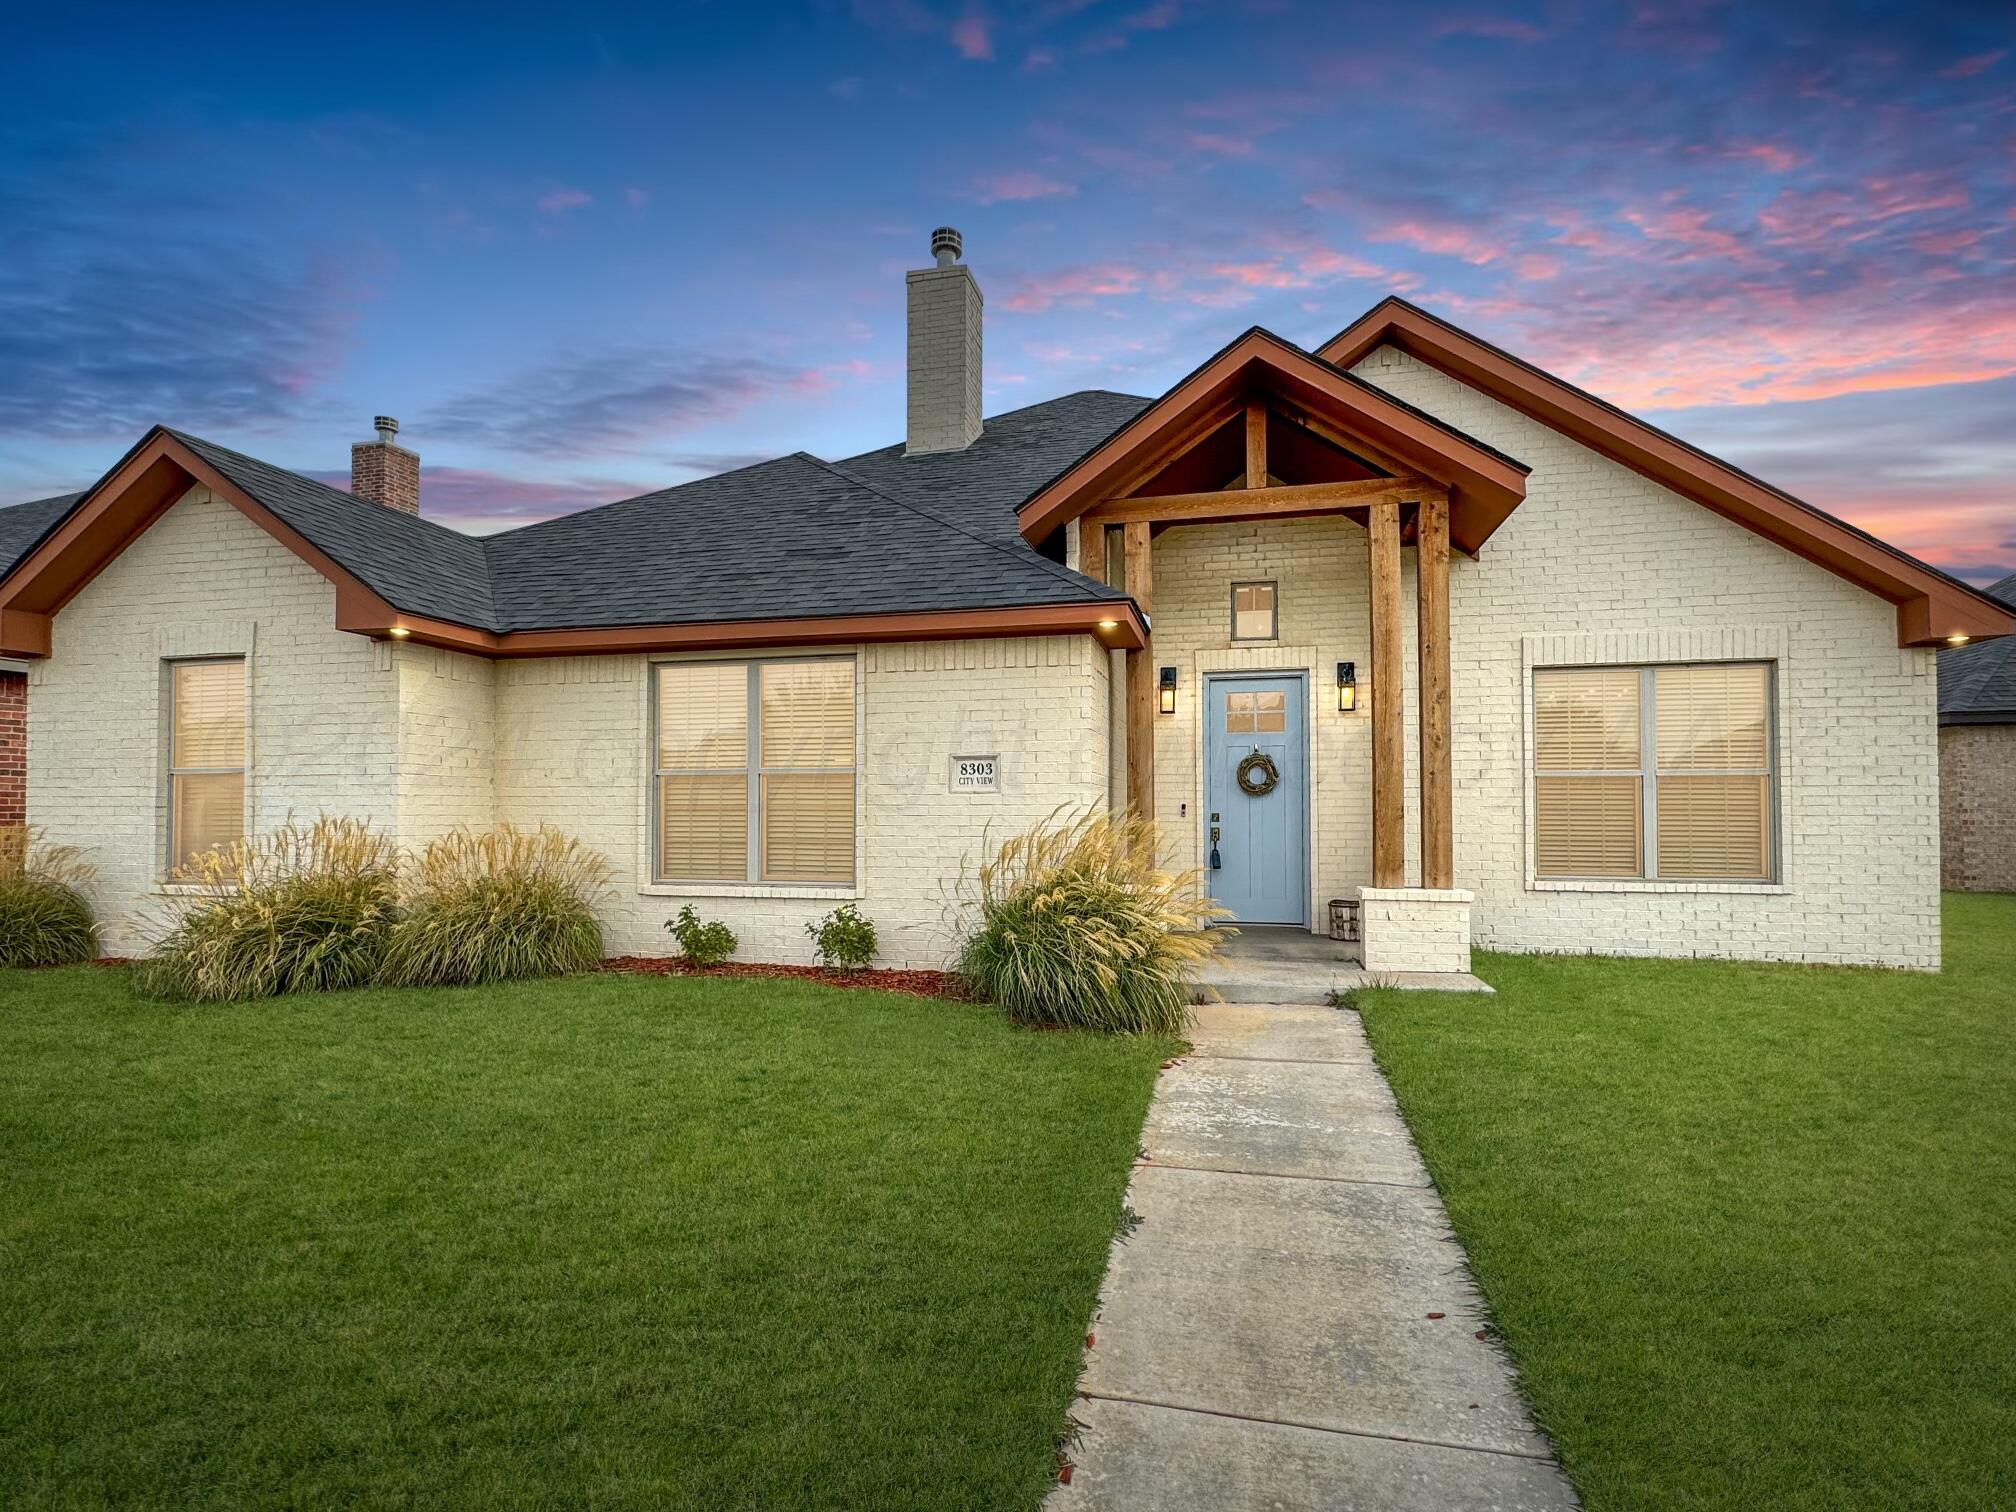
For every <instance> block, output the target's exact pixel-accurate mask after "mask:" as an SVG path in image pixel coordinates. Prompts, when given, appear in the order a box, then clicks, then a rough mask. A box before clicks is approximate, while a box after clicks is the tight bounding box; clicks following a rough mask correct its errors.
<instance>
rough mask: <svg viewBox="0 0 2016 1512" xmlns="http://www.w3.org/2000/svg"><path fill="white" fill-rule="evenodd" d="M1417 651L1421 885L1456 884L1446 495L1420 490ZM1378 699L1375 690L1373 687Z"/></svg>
mask: <svg viewBox="0 0 2016 1512" xmlns="http://www.w3.org/2000/svg"><path fill="white" fill-rule="evenodd" d="M1415 566H1416V568H1417V569H1418V570H1417V573H1416V578H1415V593H1416V600H1417V602H1416V614H1417V616H1418V619H1417V627H1418V632H1419V638H1420V655H1421V885H1422V886H1423V887H1454V886H1455V885H1456V881H1455V877H1456V862H1455V847H1454V844H1453V830H1452V827H1451V823H1450V806H1451V801H1450V790H1451V771H1450V751H1449V499H1448V496H1447V495H1446V494H1424V495H1423V496H1422V499H1421V512H1420V516H1419V523H1418V525H1417V528H1416V530H1415ZM1374 697H1375V699H1376V697H1377V691H1376V689H1375V691H1374Z"/></svg>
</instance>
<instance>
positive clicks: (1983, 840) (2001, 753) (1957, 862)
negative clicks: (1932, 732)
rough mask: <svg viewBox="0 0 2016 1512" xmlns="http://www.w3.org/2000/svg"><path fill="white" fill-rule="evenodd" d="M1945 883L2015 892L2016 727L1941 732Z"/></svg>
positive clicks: (1942, 870)
mask: <svg viewBox="0 0 2016 1512" xmlns="http://www.w3.org/2000/svg"><path fill="white" fill-rule="evenodd" d="M1939 833H1940V852H1939V858H1940V866H1939V872H1940V880H1941V881H1942V882H1943V883H1944V885H1945V886H1947V887H1953V888H1959V889H1961V890H1962V891H1965V892H2016V724H1998V725H1989V724H1980V725H1947V726H1946V727H1945V728H1944V729H1942V730H1940V732H1939Z"/></svg>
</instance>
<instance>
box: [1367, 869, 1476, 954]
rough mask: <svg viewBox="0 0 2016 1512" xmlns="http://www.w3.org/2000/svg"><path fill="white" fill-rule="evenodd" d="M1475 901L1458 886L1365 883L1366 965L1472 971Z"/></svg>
mask: <svg viewBox="0 0 2016 1512" xmlns="http://www.w3.org/2000/svg"><path fill="white" fill-rule="evenodd" d="M1472 901H1473V895H1472V894H1470V893H1467V892H1465V891H1463V890H1462V889H1461V888H1453V887H1452V888H1443V887H1361V888H1359V889H1358V928H1359V931H1360V933H1359V938H1360V939H1361V940H1362V941H1363V942H1364V944H1363V947H1362V948H1363V956H1364V965H1365V969H1366V970H1367V971H1468V970H1469V969H1470V904H1471V902H1472Z"/></svg>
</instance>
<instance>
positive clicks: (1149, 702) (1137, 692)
mask: <svg viewBox="0 0 2016 1512" xmlns="http://www.w3.org/2000/svg"><path fill="white" fill-rule="evenodd" d="M1121 533H1122V535H1123V536H1124V537H1125V539H1126V552H1127V593H1128V595H1129V596H1130V597H1131V598H1132V599H1133V600H1134V602H1135V603H1136V604H1138V605H1140V606H1141V613H1142V615H1143V616H1144V617H1145V616H1152V615H1153V614H1154V612H1155V611H1154V609H1153V607H1152V606H1151V604H1150V598H1151V596H1152V594H1153V593H1154V582H1153V577H1152V571H1153V569H1152V568H1151V567H1150V565H1149V560H1148V555H1149V553H1148V522H1147V521H1145V520H1139V521H1135V522H1133V523H1130V524H1128V525H1125V526H1123V527H1122V528H1121ZM1154 656H1155V641H1154V637H1153V635H1152V633H1151V634H1150V636H1149V637H1148V639H1147V643H1146V644H1145V645H1143V646H1142V648H1141V649H1140V650H1139V651H1129V652H1128V653H1127V802H1128V804H1129V805H1130V806H1131V807H1132V808H1133V810H1134V812H1135V813H1137V814H1139V815H1140V816H1141V817H1142V818H1143V819H1153V818H1154V817H1155V668H1154V665H1153V662H1154Z"/></svg>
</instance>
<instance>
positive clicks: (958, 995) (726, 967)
mask: <svg viewBox="0 0 2016 1512" xmlns="http://www.w3.org/2000/svg"><path fill="white" fill-rule="evenodd" d="M602 969H603V970H604V971H617V972H623V973H626V974H628V975H630V976H698V977H710V976H711V977H791V978H794V979H795V980H797V981H801V982H817V983H819V984H820V985H821V986H825V987H865V988H868V989H870V990H871V991H875V992H908V993H912V994H914V995H915V996H917V997H931V998H950V999H951V1000H953V1001H955V1002H968V1001H970V1000H971V999H970V996H969V994H968V993H967V991H966V988H965V985H964V984H963V983H962V982H961V981H960V980H959V978H957V977H956V976H954V975H952V973H951V972H949V971H883V970H878V969H875V968H872V967H871V968H869V969H867V970H864V971H842V970H841V969H839V968H838V967H835V966H776V965H768V964H764V963H761V962H756V961H724V962H722V963H721V964H720V965H719V966H695V965H692V964H691V963H689V962H687V961H685V960H683V959H682V958H680V957H678V956H614V957H612V958H611V959H609V960H606V961H604V962H603V963H602Z"/></svg>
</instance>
